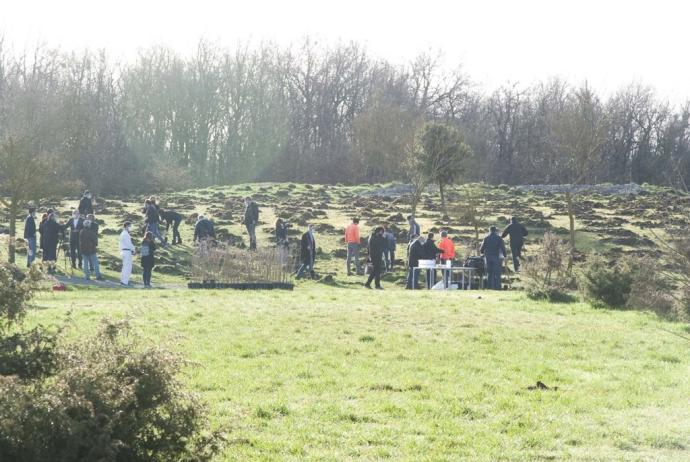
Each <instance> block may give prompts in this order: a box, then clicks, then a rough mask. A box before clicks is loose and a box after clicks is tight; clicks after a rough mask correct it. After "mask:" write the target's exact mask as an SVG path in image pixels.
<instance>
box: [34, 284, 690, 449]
mask: <svg viewBox="0 0 690 462" xmlns="http://www.w3.org/2000/svg"><path fill="white" fill-rule="evenodd" d="M35 305H36V308H35V309H33V310H32V311H31V312H30V314H29V318H28V320H27V322H28V323H29V324H35V323H43V324H51V323H59V322H61V320H62V319H63V318H64V317H65V316H66V314H67V313H68V312H71V313H72V314H71V316H72V319H73V322H72V326H73V327H72V329H71V331H70V335H73V336H79V335H81V334H83V333H85V332H87V331H90V330H91V329H93V328H94V327H95V326H96V325H97V323H98V322H99V320H100V319H102V318H103V317H111V318H121V317H130V319H131V320H132V323H133V325H134V326H135V327H136V328H137V330H139V331H141V332H142V333H143V334H144V336H145V337H148V338H149V339H150V340H151V341H153V342H156V343H162V344H166V345H168V347H169V348H171V349H173V350H175V351H178V352H181V353H182V354H183V355H184V356H185V357H186V358H187V359H188V360H190V361H191V362H192V363H191V364H190V365H189V367H188V368H187V369H186V370H185V371H184V377H185V381H186V382H187V383H188V384H189V385H190V386H191V387H192V388H193V389H194V390H196V391H198V392H200V393H201V394H202V395H203V396H204V398H205V399H206V401H207V402H208V403H209V405H210V408H211V413H212V419H213V424H214V426H217V427H223V428H226V429H227V430H228V432H229V439H230V444H229V446H228V448H227V451H226V452H225V453H224V455H223V456H222V457H220V458H219V460H223V461H226V460H227V461H231V460H232V461H234V460H237V461H246V460H265V461H273V460H294V461H298V460H299V461H301V460H382V459H388V460H410V461H418V460H428V461H443V460H525V461H528V460H529V461H531V460H602V461H603V460H606V461H608V460H650V461H651V460H654V461H656V460H688V459H689V458H690V450H689V449H690V373H689V372H690V358H689V357H688V348H689V346H690V342H689V341H688V340H685V339H683V338H680V337H679V336H678V335H674V334H673V333H670V332H667V331H672V332H674V333H676V334H679V335H684V336H688V334H687V332H686V331H685V328H684V325H682V324H678V323H675V324H674V323H667V322H664V321H661V320H659V319H657V318H656V317H654V316H653V315H652V314H647V313H641V312H633V311H606V310H597V309H593V308H591V307H589V305H586V304H579V303H575V304H548V303H542V302H533V301H530V300H528V299H526V298H525V297H524V296H523V295H522V294H521V293H520V292H514V291H513V292H501V293H482V292H453V293H440V292H433V293H432V292H422V291H420V292H414V293H410V292H405V291H403V290H399V289H393V290H388V291H385V292H376V293H372V292H370V291H366V290H363V289H354V288H332V287H329V286H326V285H323V284H319V283H312V282H307V283H304V284H302V285H300V286H299V287H298V289H297V290H295V291H294V292H280V293H278V292H252V293H243V292H234V291H198V292H196V291H187V290H171V291H165V290H154V291H147V292H143V291H121V290H119V291H103V290H73V291H68V292H66V293H55V294H45V293H44V294H42V295H40V296H39V298H38V299H37V300H36V301H35ZM661 329H665V330H661ZM538 380H539V381H542V382H544V383H545V384H546V385H548V386H549V387H558V390H530V389H528V387H529V386H532V385H534V384H535V383H536V382H537V381H538Z"/></svg>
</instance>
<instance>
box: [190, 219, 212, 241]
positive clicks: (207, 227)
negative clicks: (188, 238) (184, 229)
mask: <svg viewBox="0 0 690 462" xmlns="http://www.w3.org/2000/svg"><path fill="white" fill-rule="evenodd" d="M215 237H216V231H215V229H214V228H213V222H212V221H211V220H210V219H208V218H206V217H205V216H203V215H199V218H198V219H197V222H196V225H194V242H197V241H198V242H201V241H203V240H206V239H215Z"/></svg>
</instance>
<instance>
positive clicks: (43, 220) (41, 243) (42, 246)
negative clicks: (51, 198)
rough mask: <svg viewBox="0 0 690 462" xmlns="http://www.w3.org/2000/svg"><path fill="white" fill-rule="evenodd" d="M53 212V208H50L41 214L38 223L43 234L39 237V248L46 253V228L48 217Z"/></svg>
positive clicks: (39, 231)
mask: <svg viewBox="0 0 690 462" xmlns="http://www.w3.org/2000/svg"><path fill="white" fill-rule="evenodd" d="M51 213H53V210H52V209H48V211H47V212H46V213H44V214H43V215H42V216H41V222H40V223H39V224H38V233H39V234H40V235H41V237H39V239H38V248H39V249H41V252H43V253H45V250H44V249H45V229H46V223H47V222H48V217H49V216H50V214H51Z"/></svg>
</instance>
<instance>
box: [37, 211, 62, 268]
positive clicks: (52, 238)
mask: <svg viewBox="0 0 690 462" xmlns="http://www.w3.org/2000/svg"><path fill="white" fill-rule="evenodd" d="M61 236H63V227H62V226H61V225H60V223H58V219H57V215H55V213H51V214H50V215H48V220H46V222H45V224H44V225H43V234H42V237H43V261H44V262H48V263H49V264H50V267H49V269H48V273H49V274H55V265H54V264H55V262H56V261H57V246H58V243H59V242H60V238H61Z"/></svg>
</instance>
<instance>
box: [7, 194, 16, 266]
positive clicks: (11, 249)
mask: <svg viewBox="0 0 690 462" xmlns="http://www.w3.org/2000/svg"><path fill="white" fill-rule="evenodd" d="M17 207H18V204H17V198H16V197H15V196H12V199H11V201H10V239H9V244H8V247H7V260H8V261H9V262H10V263H14V260H15V258H14V257H15V252H16V235H17Z"/></svg>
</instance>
